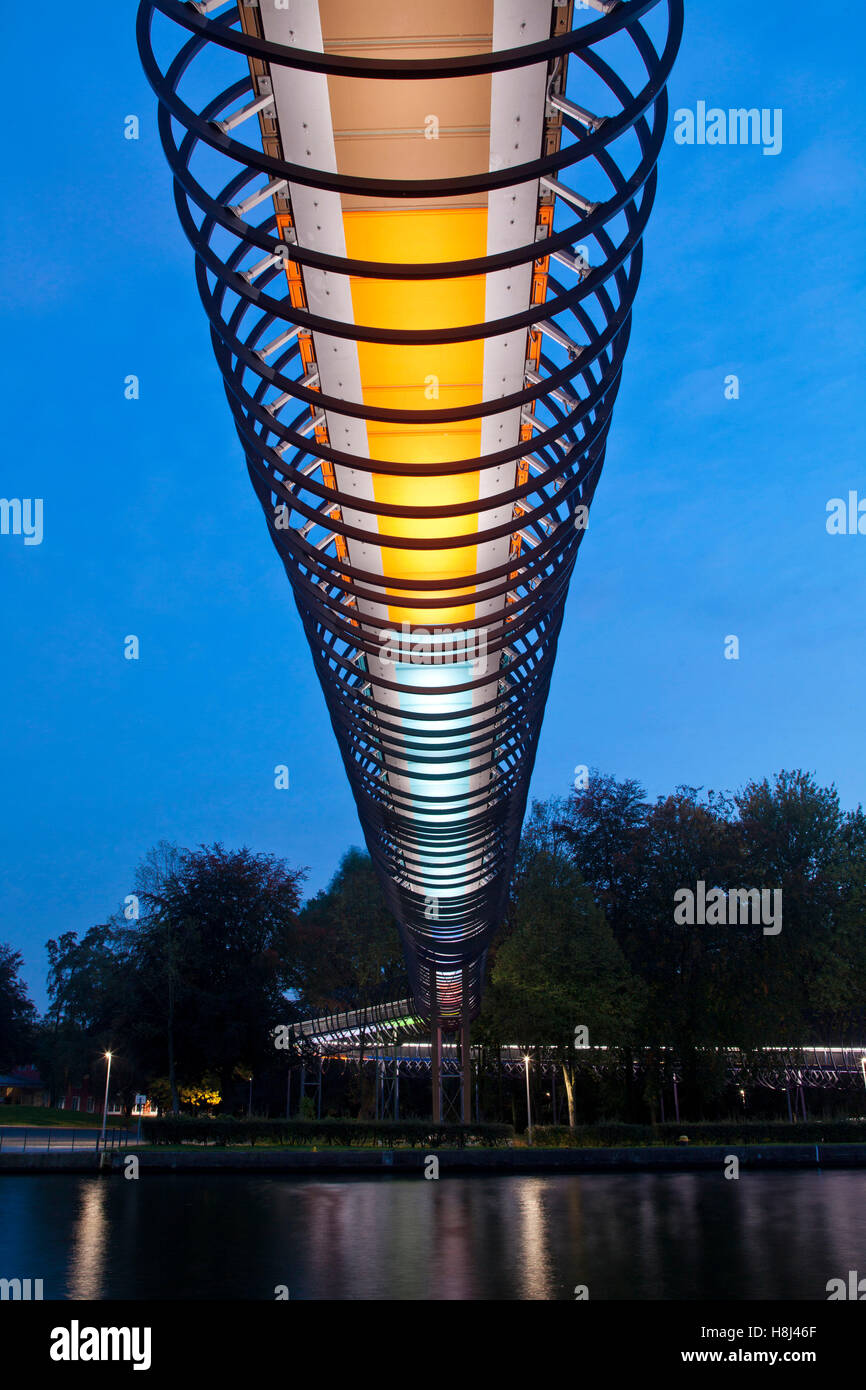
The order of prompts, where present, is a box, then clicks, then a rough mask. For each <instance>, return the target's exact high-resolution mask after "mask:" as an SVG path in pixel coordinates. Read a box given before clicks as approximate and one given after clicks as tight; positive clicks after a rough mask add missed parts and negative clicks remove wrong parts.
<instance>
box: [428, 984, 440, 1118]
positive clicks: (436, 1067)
mask: <svg viewBox="0 0 866 1390" xmlns="http://www.w3.org/2000/svg"><path fill="white" fill-rule="evenodd" d="M431 980H432V983H431V987H430V1006H431V1007H430V1081H431V1085H432V1088H433V1123H434V1124H436V1125H438V1124H441V1123H442V1022H441V1020H440V1018H439V995H438V993H437V990H436V971H435V970H434V971H433V972H432V975H431Z"/></svg>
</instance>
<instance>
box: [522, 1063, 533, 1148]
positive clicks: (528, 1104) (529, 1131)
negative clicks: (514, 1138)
mask: <svg viewBox="0 0 866 1390" xmlns="http://www.w3.org/2000/svg"><path fill="white" fill-rule="evenodd" d="M523 1065H524V1070H525V1072H526V1138H527V1142H528V1143H530V1144H531V1143H532V1102H531V1100H530V1099H529V1053H528V1052H527V1053H526V1055H525V1056H524V1058H523Z"/></svg>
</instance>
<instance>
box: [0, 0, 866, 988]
mask: <svg viewBox="0 0 866 1390" xmlns="http://www.w3.org/2000/svg"><path fill="white" fill-rule="evenodd" d="M829 13H830V12H828V13H827V14H824V15H822V13H821V12H820V11H818V10H816V9H815V7H814V6H807V5H805V4H796V3H795V4H792V3H791V2H790V0H769V3H767V4H765V5H756V4H755V3H754V0H728V3H726V4H725V5H709V4H705V3H704V4H699V3H696V2H693V3H691V4H689V5H688V6H687V16H686V32H685V39H684V43H683V47H682V50H681V53H680V56H679V59H678V62H677V66H676V68H675V70H674V75H673V78H672V81H671V84H670V92H671V110H672V112H674V111H676V110H678V109H681V108H689V109H691V110H692V111H694V110H695V109H696V107H697V104H698V103H699V102H705V103H706V105H707V107H716V106H717V107H722V108H725V109H727V108H729V107H751V106H755V107H759V108H769V109H772V110H775V109H777V108H778V109H780V110H781V111H782V113H783V126H782V132H783V139H782V148H781V151H780V152H779V153H778V154H776V155H765V154H764V153H763V152H762V149H761V147H760V146H731V145H723V146H710V145H698V144H694V145H687V144H683V145H678V144H676V143H675V141H674V139H673V122H672V123H671V127H670V128H669V132H668V136H667V139H666V142H665V146H664V149H663V153H662V157H661V161H660V177H659V191H658V197H657V200H656V206H655V210H654V213H653V216H652V218H651V220H650V225H649V230H648V234H647V237H646V244H645V262H644V272H643V281H642V284H641V287H640V290H639V293H638V297H637V302H636V306H635V311H634V325H633V332H632V338H631V344H630V348H629V353H628V357H627V360H626V365H625V372H624V378H623V383H622V389H621V391H620V395H619V400H618V403H617V406H616V410H615V413H614V420H613V427H612V431H611V436H610V444H609V448H608V454H607V462H606V465H605V470H604V474H603V476H602V480H601V483H600V485H599V488H598V491H597V494H596V500H595V504H594V507H593V511H592V518H591V523H590V527H589V530H588V533H587V536H586V538H585V542H584V545H583V547H582V549H581V553H580V558H579V561H578V564H577V568H576V571H575V576H574V580H573V583H572V590H571V595H570V598H569V604H568V610H567V616H566V623H565V627H564V631H563V634H562V638H561V641H560V647H559V654H558V658H557V666H556V671H555V674H554V679H553V686H552V690H551V695H550V700H549V704H548V708H547V714H546V718H545V722H544V728H543V732H542V736H541V744H540V749H539V754H538V759H537V763H536V767H535V773H534V776H533V781H532V788H531V795H532V796H534V797H546V796H549V795H551V794H563V793H565V792H566V791H567V789H568V787H569V785H570V782H571V779H572V770H573V768H574V766H575V765H576V764H579V763H585V764H588V765H590V766H593V765H594V766H597V767H599V768H601V769H603V770H605V771H609V772H612V773H615V774H617V775H618V776H621V777H624V776H634V777H637V778H639V779H640V780H641V781H642V782H643V784H644V785H645V786H646V788H647V791H648V793H649V794H650V796H652V797H655V796H657V795H659V794H661V793H663V792H666V791H668V790H670V789H672V788H673V787H674V786H675V785H677V784H678V783H690V784H694V785H698V786H704V787H713V788H731V789H733V788H736V787H738V786H741V785H742V784H743V783H744V782H746V781H747V780H749V779H750V778H753V777H760V776H763V775H765V774H772V773H773V772H774V771H776V770H778V769H780V768H782V767H795V766H802V767H805V768H808V769H811V770H812V771H813V772H814V773H815V774H816V776H817V777H818V778H819V779H820V780H821V781H822V782H826V783H829V782H835V783H836V784H837V786H838V788H839V792H840V795H841V798H842V801H843V804H844V805H846V806H854V805H856V804H857V803H858V802H859V801H860V800H861V798H862V797H863V794H864V785H866V784H864V772H866V740H864V738H863V691H864V685H866V638H864V612H866V602H864V598H866V594H864V578H863V577H864V572H866V535H863V536H860V535H830V534H828V531H827V527H826V521H827V504H828V501H829V500H830V499H831V498H834V497H843V498H847V496H848V493H849V492H850V491H852V490H853V491H857V492H858V493H859V495H860V496H862V497H863V498H864V499H866V468H864V455H866V450H864V443H866V441H864V410H863V394H864V393H863V360H862V352H863V342H864V336H866V334H864V303H863V274H864V271H863V266H864V257H863V250H864V225H863V223H864V199H863V194H862V167H863V151H864V125H866V88H864V84H863V81H862V52H863V39H864V32H866V18H864V13H863V9H862V7H861V6H860V5H855V4H854V3H843V4H841V5H838V6H836V7H835V8H834V9H833V10H832V18H828V14H829ZM134 19H135V5H134V3H133V0H116V3H114V4H111V5H101V6H99V7H98V9H96V10H93V9H89V10H82V9H81V8H80V7H77V8H76V7H74V6H67V5H62V4H60V3H57V0H54V3H52V4H51V5H50V6H49V7H48V8H47V10H45V11H44V12H43V10H42V9H40V12H39V20H38V23H39V25H40V30H41V32H40V46H39V48H38V50H37V49H35V48H34V42H33V40H34V32H33V24H34V16H33V14H32V12H31V11H30V10H29V9H28V7H27V6H20V5H19V6H13V5H6V6H4V7H3V14H2V18H0V36H2V51H3V54H4V67H5V73H4V77H5V82H4V105H5V110H6V115H7V121H6V141H5V149H4V164H5V173H4V198H5V203H6V207H5V216H4V218H3V226H2V232H0V235H2V252H3V254H2V271H0V275H2V309H0V312H2V339H0V342H2V348H0V351H2V356H3V363H2V373H0V381H2V389H3V393H4V397H5V400H4V408H3V439H2V446H3V466H2V475H0V495H2V496H4V497H7V498H15V497H18V498H36V497H39V498H42V499H44V538H43V541H42V544H41V545H38V546H37V545H32V546H25V545H24V544H23V540H22V537H20V536H11V535H5V536H0V575H2V585H3V596H4V601H3V604H2V617H0V622H2V652H3V663H4V679H3V682H2V692H0V711H2V730H3V751H2V786H3V795H2V801H0V835H2V855H0V941H10V942H12V943H13V944H14V945H15V947H16V948H19V949H21V950H22V951H23V953H24V956H25V961H26V977H27V979H28V982H29V984H30V986H31V990H32V992H33V995H34V998H35V999H36V1000H37V1002H38V1003H39V1004H40V1006H41V1005H43V1004H44V1002H45V994H44V975H45V964H46V961H45V952H44V943H45V941H46V940H47V939H48V938H49V937H52V936H56V935H58V934H59V933H60V932H62V931H66V930H73V931H77V932H79V933H81V932H83V931H85V930H86V929H87V928H88V927H90V926H91V925H92V924H93V923H95V922H98V921H103V920H104V919H105V917H106V916H107V914H108V913H110V912H111V911H113V910H114V909H115V908H116V907H117V906H118V905H119V904H120V902H121V900H122V898H123V897H124V895H125V894H126V893H128V892H130V891H131V882H132V875H133V872H134V869H135V866H136V864H137V862H138V861H139V859H140V858H141V857H142V856H143V855H144V854H145V852H146V851H147V849H148V847H149V846H150V845H152V844H153V843H154V842H155V841H157V840H160V839H163V838H164V839H169V840H174V841H176V842H178V843H179V844H181V845H184V846H194V845H197V844H201V843H211V842H213V841H216V840H219V841H222V842H223V843H224V844H226V845H228V846H240V845H249V846H250V847H252V848H253V849H256V850H263V851H269V852H272V853H275V854H279V855H281V856H284V857H285V858H287V859H288V860H289V862H290V863H292V864H294V865H299V864H300V865H307V866H309V878H308V888H309V890H310V891H315V890H316V889H318V888H319V887H321V886H323V885H324V884H325V883H326V882H327V880H328V878H329V877H330V875H331V874H332V873H333V871H334V869H335V868H336V866H337V863H338V861H339V859H340V856H341V855H342V854H343V852H344V851H345V849H346V848H347V847H348V846H349V845H351V844H353V843H354V844H360V843H362V838H361V833H360V829H359V825H358V821H357V817H356V814H355V809H354V804H353V802H352V799H351V796H350V793H349V789H348V785H347V782H346V778H345V775H344V773H343V769H342V764H341V762H340V759H339V756H338V752H337V746H336V742H335V740H334V737H333V734H332V731H331V728H330V724H329V722H328V719H327V716H326V712H325V706H324V701H323V698H322V695H321V693H320V690H319V687H318V683H317V681H316V678H315V676H314V673H313V668H312V663H311V659H310V656H309V653H308V649H307V646H306V643H305V641H304V639H303V636H302V633H301V627H300V623H299V620H298V617H297V614H296V611H295V606H294V601H293V599H292V595H291V592H290V589H289V585H288V582H287V580H286V578H285V575H284V573H283V570H282V567H281V565H280V563H279V560H278V558H277V555H276V552H275V551H274V549H273V547H272V545H271V543H270V541H269V539H268V535H267V530H266V526H265V522H264V519H263V517H262V514H261V511H260V508H259V504H258V502H257V500H256V498H255V496H254V494H253V491H252V488H251V487H250V484H249V479H248V477H247V474H246V469H245V466H244V462H243V458H242V455H241V450H240V447H239V444H238V440H237V437H236V435H235V432H234V427H233V425H232V422H231V418H230V414H229V410H228V407H227V405H226V401H225V396H224V394H223V389H222V384H221V380H220V376H219V372H218V370H217V367H216V364H215V362H214V360H213V356H212V350H211V344H210V338H209V333H208V328H207V324H206V320H205V315H204V312H203V310H202V308H201V305H200V303H199V300H198V295H197V292H196V288H195V284H194V278H193V258H192V252H191V250H190V247H189V245H188V244H187V242H186V240H185V238H184V237H183V234H182V232H181V230H180V227H179V224H178V220H177V216H176V213H175V208H174V203H173V200H172V195H171V184H170V177H169V173H168V168H167V165H166V163H165V160H164V157H163V154H162V150H161V148H160V145H159V141H158V137H157V131H156V101H155V98H154V96H153V94H152V93H151V91H150V89H149V87H148V86H147V84H146V82H145V80H144V77H143V75H142V72H141V68H140V64H139V59H138V54H137V51H136V47H135V34H134ZM129 114H136V115H138V116H139V118H140V122H141V131H140V139H139V140H138V141H128V140H125V139H124V133H123V132H124V118H125V117H126V116H128V115H129ZM130 373H134V374H135V375H137V376H138V377H139V378H140V382H141V394H140V399H139V400H137V401H127V400H125V399H124V379H125V377H126V376H127V375H128V374H130ZM731 374H736V376H737V377H738V378H739V383H740V395H739V399H738V400H726V399H725V394H724V385H725V378H726V377H727V376H729V375H731ZM864 524H866V523H864ZM129 633H135V634H137V636H138V637H139V639H140V644H141V656H140V660H138V661H127V660H124V656H123V641H124V637H125V636H126V635H127V634H129ZM729 634H735V635H737V636H738V638H739V642H740V656H739V660H737V661H732V660H726V659H725V657H724V643H725V638H726V636H728V635H729ZM278 763H285V764H287V765H288V766H289V768H290V775H291V785H290V789H289V790H288V791H278V790H276V789H275V787H274V767H275V765H276V764H278Z"/></svg>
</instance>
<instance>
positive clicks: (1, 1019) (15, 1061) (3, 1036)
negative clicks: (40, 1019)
mask: <svg viewBox="0 0 866 1390" xmlns="http://www.w3.org/2000/svg"><path fill="white" fill-rule="evenodd" d="M23 964H24V958H23V956H22V955H21V952H20V951H16V950H14V949H13V948H12V946H9V945H6V944H4V943H2V942H0V1069H7V1068H10V1069H11V1068H12V1067H14V1066H16V1065H20V1064H21V1063H23V1062H24V1061H25V1060H27V1058H28V1057H29V1055H30V1053H31V1049H32V1046H33V1038H34V1025H35V1022H36V1009H35V1006H34V1004H33V1001H32V1000H31V998H30V995H29V994H28V992H27V986H26V985H25V983H24V981H23V980H22V979H21V978H20V976H21V969H22V966H23Z"/></svg>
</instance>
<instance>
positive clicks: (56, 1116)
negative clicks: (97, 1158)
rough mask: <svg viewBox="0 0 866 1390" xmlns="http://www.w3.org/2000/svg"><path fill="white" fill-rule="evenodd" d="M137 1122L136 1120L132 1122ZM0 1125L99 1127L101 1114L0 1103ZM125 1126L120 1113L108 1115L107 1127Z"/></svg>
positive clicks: (55, 1127)
mask: <svg viewBox="0 0 866 1390" xmlns="http://www.w3.org/2000/svg"><path fill="white" fill-rule="evenodd" d="M135 1123H137V1117H136V1120H134V1121H132V1124H135ZM0 1125H26V1126H27V1128H28V1129H101V1128H102V1114H101V1112H99V1111H94V1112H93V1114H90V1115H89V1114H87V1112H86V1111H84V1112H82V1111H81V1110H54V1109H52V1108H51V1106H48V1105H0ZM125 1127H126V1125H125V1123H124V1120H123V1117H122V1116H121V1115H109V1117H108V1128H109V1129H124V1128H125Z"/></svg>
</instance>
